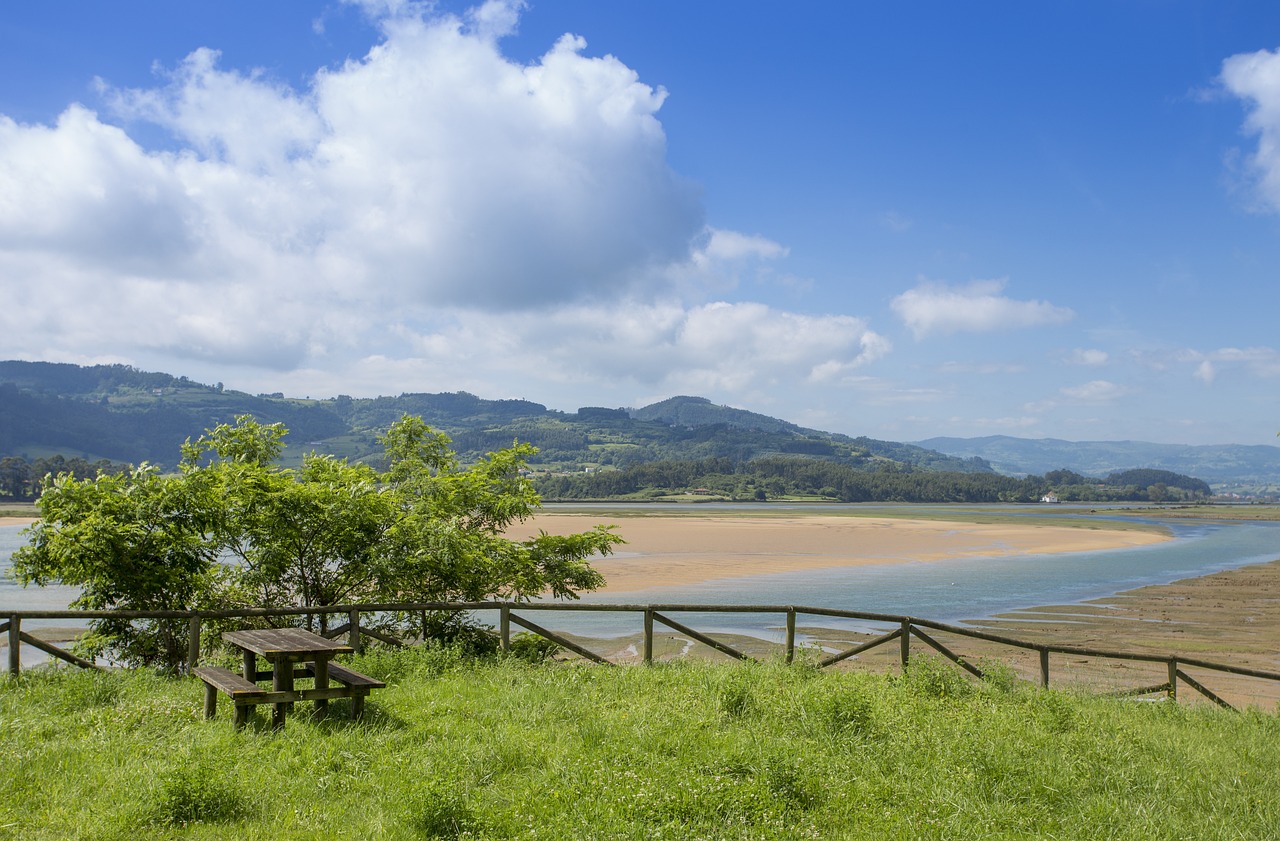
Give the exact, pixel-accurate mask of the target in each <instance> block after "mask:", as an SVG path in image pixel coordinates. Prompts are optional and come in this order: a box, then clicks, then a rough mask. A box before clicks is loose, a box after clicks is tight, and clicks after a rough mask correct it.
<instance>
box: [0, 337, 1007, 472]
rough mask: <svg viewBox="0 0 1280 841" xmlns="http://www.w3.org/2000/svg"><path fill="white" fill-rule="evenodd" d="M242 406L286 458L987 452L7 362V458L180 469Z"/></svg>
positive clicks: (964, 463)
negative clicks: (414, 433) (424, 440)
mask: <svg viewBox="0 0 1280 841" xmlns="http://www.w3.org/2000/svg"><path fill="white" fill-rule="evenodd" d="M241 414H250V415H253V416H254V417H255V418H257V419H258V420H259V421H262V422H264V423H275V422H280V423H283V424H284V425H285V426H286V427H288V429H289V433H290V434H289V436H288V438H287V439H286V440H287V443H288V444H289V450H288V452H287V454H286V458H294V459H296V458H299V457H300V456H301V453H303V452H306V451H309V450H316V451H318V452H326V453H332V454H334V455H338V456H343V457H348V458H353V459H372V458H377V457H378V454H379V453H380V452H381V447H380V446H379V445H378V443H377V438H378V436H379V435H380V434H381V433H382V432H383V431H384V430H386V428H387V427H388V426H389V425H390V424H391V423H392V422H393V421H394V420H396V419H397V418H399V417H400V416H402V415H405V414H410V415H418V416H420V417H422V418H423V419H424V420H425V421H427V423H429V424H431V425H432V426H434V427H436V428H438V429H440V430H442V431H444V432H446V433H448V434H449V435H450V437H452V438H453V441H454V446H455V448H456V449H457V451H458V454H459V456H460V458H462V459H463V460H464V461H474V460H476V459H479V458H481V457H482V456H483V455H484V454H485V453H487V452H491V451H493V450H496V449H500V448H502V447H507V446H510V445H511V443H512V441H514V440H517V439H518V440H520V441H524V442H528V443H530V444H533V445H534V446H536V447H538V448H539V450H540V452H539V454H538V456H537V457H536V458H535V459H534V460H533V464H534V465H535V466H537V467H540V468H544V469H552V470H566V471H574V470H577V471H581V470H583V469H585V468H600V467H627V466H630V465H636V464H642V463H646V462H652V461H659V460H691V459H706V458H725V459H729V460H730V461H732V462H734V463H741V462H745V461H749V460H751V459H755V458H760V457H764V456H775V455H794V456H805V457H811V458H817V459H821V460H825V461H831V462H836V463H840V464H847V465H853V466H862V467H875V466H884V465H896V466H900V467H905V468H911V469H919V468H924V469H929V470H950V471H958V472H990V467H989V466H988V465H986V464H985V463H983V462H981V460H977V459H961V458H952V457H950V456H944V455H942V454H941V453H938V452H934V451H930V450H926V449H924V448H921V447H915V446H912V445H909V444H898V443H894V442H887V441H876V440H872V439H868V438H856V439H855V438H850V437H848V436H844V435H835V434H832V433H828V432H821V431H818V430H811V429H803V428H801V427H799V426H796V425H795V424H792V423H788V422H786V421H783V420H779V419H777V418H770V417H767V416H765V415H759V414H755V413H753V412H747V411H744V410H741V409H734V408H730V407H727V406H716V405H714V404H712V403H711V402H710V401H708V400H706V399H703V398H699V397H675V398H672V399H670V400H664V401H662V402H661V403H656V404H654V405H652V406H646V407H643V408H641V409H636V410H630V409H614V408H603V407H590V406H588V407H583V408H581V409H579V410H578V411H577V412H574V413H567V412H559V411H555V410H551V409H548V408H547V407H546V406H543V405H542V404H539V403H533V402H530V401H528V400H485V399H483V398H480V397H477V396H475V395H472V394H467V393H465V392H458V393H451V394H450V393H446V394H401V395H399V396H395V397H390V396H388V397H376V398H371V399H358V398H352V397H348V396H345V395H339V396H337V397H333V398H328V399H323V400H310V399H307V400H299V399H291V398H286V397H285V396H284V395H283V394H279V393H277V394H259V395H250V394H245V393H243V392H238V391H233V390H230V389H225V388H224V387H223V386H222V384H221V383H217V384H214V385H206V384H203V383H197V382H193V381H191V380H189V379H187V378H186V377H174V376H172V375H169V374H163V373H155V372H147V371H139V370H137V369H135V368H132V367H129V366H126V365H96V366H90V367H81V366H77V365H68V364H57V363H48V362H19V361H9V362H0V457H4V456H10V457H21V458H25V459H35V458H40V457H44V456H48V455H50V454H52V453H60V454H63V455H66V456H76V457H80V458H84V459H88V460H90V461H92V460H96V459H109V460H112V461H118V462H129V463H137V462H141V461H150V462H152V463H156V464H161V465H164V466H172V465H173V464H174V463H175V461H176V459H177V457H178V451H179V447H180V445H181V444H182V442H183V441H184V440H186V439H187V438H194V437H197V436H199V435H200V434H201V433H202V432H203V431H204V430H206V429H208V428H211V427H213V426H216V425H217V424H220V423H229V422H231V421H232V420H234V418H235V417H236V416H237V415H241Z"/></svg>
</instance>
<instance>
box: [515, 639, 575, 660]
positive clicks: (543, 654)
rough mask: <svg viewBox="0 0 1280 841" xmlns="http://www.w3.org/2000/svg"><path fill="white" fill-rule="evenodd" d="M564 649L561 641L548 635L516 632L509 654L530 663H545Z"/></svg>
mask: <svg viewBox="0 0 1280 841" xmlns="http://www.w3.org/2000/svg"><path fill="white" fill-rule="evenodd" d="M563 650H564V649H563V648H562V647H561V646H560V644H559V643H556V642H552V641H551V640H549V639H547V638H546V637H540V636H538V635H537V634H516V635H515V636H514V637H512V638H511V648H510V650H509V651H508V654H509V655H510V656H511V657H515V658H517V659H519V660H525V661H528V662H530V663H544V662H546V661H547V660H550V659H551V658H552V657H554V656H555V655H557V654H559V653H560V652H561V651H563Z"/></svg>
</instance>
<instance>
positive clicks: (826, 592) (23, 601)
mask: <svg viewBox="0 0 1280 841" xmlns="http://www.w3.org/2000/svg"><path fill="white" fill-rule="evenodd" d="M611 508H612V510H617V509H616V508H615V507H612V506H611ZM646 510H648V511H652V512H653V513H660V512H659V510H657V509H655V508H654V507H653V506H649V507H648V508H647V509H646ZM683 510H685V511H687V510H688V509H683ZM699 510H706V511H707V512H708V513H711V512H712V511H716V510H721V511H722V510H723V509H717V508H716V507H712V506H707V507H705V508H700V509H699ZM733 510H737V511H741V510H743V506H735V507H734V509H733ZM769 510H775V511H776V510H779V506H770V508H769ZM793 510H795V511H797V512H803V511H815V512H818V511H820V512H821V513H835V511H833V509H832V508H830V507H827V508H823V509H815V508H813V507H804V506H796V507H795V508H794V509H793ZM884 510H885V511H889V510H890V509H889V508H888V507H885V508H884ZM893 510H895V511H896V512H900V511H901V509H900V508H896V507H895V508H894V509H893ZM911 510H914V511H918V512H921V513H923V512H924V511H926V510H928V509H924V508H914V509H911ZM949 510H954V509H949ZM981 510H984V511H986V512H988V513H990V512H998V513H1001V514H1005V513H1009V512H1010V510H1012V509H1005V508H999V509H995V508H986V509H981ZM1022 511H1025V512H1026V513H1028V514H1034V515H1036V516H1040V517H1043V516H1047V515H1051V516H1054V517H1063V518H1071V517H1078V516H1081V515H1082V511H1080V510H1073V509H1071V508H1063V509H1061V510H1060V511H1059V510H1054V511H1052V512H1046V509H1044V508H1035V509H1021V511H1017V512H1016V513H1021V512H1022ZM1164 525H1166V526H1167V527H1168V528H1170V529H1171V530H1172V532H1173V534H1174V537H1175V539H1174V540H1172V541H1168V542H1165V543H1160V544H1155V545H1151V546H1143V547H1136V548H1129V549H1116V550H1108V551H1102V552H1071V553H1065V554H1044V555H1028V556H1022V557H1010V556H1002V557H987V558H962V559H955V560H947V561H929V562H919V563H915V562H913V563H902V564H881V565H872V566H862V567H851V568H847V569H824V570H808V571H802V572H794V573H782V574H777V575H760V576H751V577H744V578H736V579H727V580H720V581H715V582H710V583H706V584H698V585H682V586H680V587H654V588H652V589H648V590H642V591H633V592H628V593H619V594H616V595H610V594H594V595H589V596H588V597H587V599H586V600H588V601H591V602H594V603H602V604H660V603H683V604H772V605H804V606H812V607H830V608H839V609H844V610H860V611H868V612H875V613H888V614H905V615H911V616H919V617H922V618H927V619H934V620H939V621H943V622H959V621H963V620H966V619H979V618H984V617H988V616H991V615H993V614H997V613H1003V612H1005V611H1008V610H1013V609H1016V608H1024V607H1034V606H1037V605H1048V604H1069V603H1072V602H1077V601H1083V600H1086V599H1094V598H1101V597H1103V596H1109V595H1111V594H1113V593H1117V592H1120V591H1122V590H1130V589H1133V588H1135V587H1142V586H1146V585H1149V584H1167V583H1169V582H1171V581H1177V580H1179V579H1183V578H1191V577H1196V576H1200V575H1207V574H1209V573H1213V572H1218V571H1220V570H1223V569H1231V568H1235V567H1240V566H1247V565H1249V564H1255V563H1263V562H1267V561H1272V560H1275V559H1276V558H1280V523H1267V522H1262V523H1259V522H1239V523H1237V522H1229V523H1208V524H1206V523H1194V524H1188V523H1177V522H1173V523H1168V522H1166V523H1164ZM22 532H23V527H21V526H4V527H0V612H2V611H3V610H5V609H18V610H22V609H26V610H36V609H63V608H66V606H67V605H68V603H69V602H70V601H71V600H72V599H73V598H75V589H74V588H71V587H63V586H55V587H44V588H36V587H32V588H23V587H21V586H19V585H18V584H17V583H16V582H14V581H13V580H12V579H11V578H10V577H9V567H10V561H9V557H10V555H11V554H12V552H13V551H15V550H16V549H17V548H18V547H19V546H21V545H22V544H23V542H24V538H23V536H22ZM526 615H527V616H528V617H529V618H530V619H532V620H533V621H535V622H537V623H538V624H541V625H544V626H546V627H550V628H553V629H561V630H567V631H572V632H574V633H580V634H585V635H589V636H619V635H623V634H628V633H634V632H636V631H638V630H639V628H640V617H639V615H638V614H632V615H625V616H609V615H605V614H569V613H559V612H557V613H551V612H547V611H528V612H527V614H526ZM685 616H686V618H687V619H688V621H687V622H686V624H691V625H693V626H694V627H697V628H699V629H703V628H706V629H714V630H717V631H725V632H732V631H738V632H742V633H750V634H753V635H761V634H766V635H769V636H772V635H773V633H772V632H769V631H768V630H767V629H769V628H776V627H777V626H778V625H779V624H780V623H781V621H782V619H781V617H780V616H778V615H773V616H738V615H725V614H688V615H685ZM484 618H486V619H487V618H488V617H484ZM674 618H676V619H680V618H681V617H680V616H675V617H674ZM682 621H683V620H682ZM802 621H803V620H802ZM41 624H54V625H60V626H67V625H69V624H72V623H70V622H68V621H66V620H51V621H50V622H47V623H41ZM815 624H816V623H815ZM822 624H823V625H824V626H835V625H836V623H835V621H834V620H829V619H824V620H822ZM841 627H850V628H858V627H860V626H859V625H857V623H843V624H842V625H841Z"/></svg>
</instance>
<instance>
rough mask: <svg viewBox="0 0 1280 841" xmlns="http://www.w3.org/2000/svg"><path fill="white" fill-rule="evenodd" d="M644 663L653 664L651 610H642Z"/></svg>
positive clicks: (648, 608)
mask: <svg viewBox="0 0 1280 841" xmlns="http://www.w3.org/2000/svg"><path fill="white" fill-rule="evenodd" d="M643 647H644V661H645V662H646V663H652V662H653V608H651V607H647V608H645V610H644V646H643Z"/></svg>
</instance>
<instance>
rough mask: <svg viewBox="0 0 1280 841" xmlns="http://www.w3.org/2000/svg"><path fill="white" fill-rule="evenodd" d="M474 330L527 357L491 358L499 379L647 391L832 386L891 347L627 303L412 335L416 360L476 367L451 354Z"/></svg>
mask: <svg viewBox="0 0 1280 841" xmlns="http://www.w3.org/2000/svg"><path fill="white" fill-rule="evenodd" d="M473 330H479V331H481V332H482V334H483V335H484V336H485V337H487V338H488V340H489V341H491V342H493V343H496V345H497V346H498V348H499V349H501V348H512V349H514V348H524V349H526V351H525V352H524V353H523V354H521V355H519V356H508V355H507V354H502V353H499V354H495V355H493V358H494V360H495V361H494V364H495V365H501V366H502V369H503V371H504V372H507V371H510V369H511V367H512V366H514V367H515V368H516V369H517V370H526V371H527V374H528V375H529V376H531V377H532V376H537V377H540V378H543V379H546V378H548V377H551V378H555V379H559V380H560V381H562V382H573V381H602V382H609V383H611V384H613V385H614V386H615V387H616V386H618V385H619V384H621V383H626V384H629V385H630V386H633V387H634V388H633V389H632V390H633V391H643V392H645V393H668V394H672V393H681V392H694V393H699V394H708V393H709V394H728V393H742V392H746V391H751V390H756V389H769V388H776V387H778V386H779V385H791V384H794V383H796V382H797V381H810V382H821V383H830V382H834V381H838V380H839V378H840V377H842V376H844V375H846V374H847V373H848V372H850V371H853V370H856V369H858V368H860V367H862V366H865V365H867V364H869V363H871V362H873V361H874V360H876V359H878V358H880V357H881V356H883V355H884V354H885V353H886V352H887V351H888V349H889V348H888V342H887V341H886V340H885V339H884V338H883V337H881V336H879V335H878V334H876V333H875V332H873V331H871V330H870V329H868V327H867V325H866V324H865V322H863V321H862V320H861V319H857V318H852V317H849V316H807V315H799V314H796V313H790V312H785V311H780V310H777V309H774V308H772V307H768V306H765V305H764V304H759V303H729V302H724V301H720V302H713V303H709V304H703V305H698V306H693V307H686V306H684V305H682V304H680V303H679V302H675V301H672V302H665V303H643V302H638V301H633V302H629V303H628V304H627V305H625V306H622V307H616V308H615V307H612V306H611V307H599V306H594V305H590V304H581V305H576V306H569V307H563V308H559V309H557V310H555V311H551V312H545V313H539V314H537V315H536V316H533V317H527V318H517V319H512V318H502V317H498V316H485V317H483V319H481V317H480V316H477V315H473V316H471V317H470V318H468V319H466V320H465V321H463V322H455V323H453V324H449V325H442V326H440V327H438V328H436V329H431V330H423V331H421V332H419V333H417V334H416V335H414V336H413V341H414V343H415V355H416V356H419V357H421V358H424V359H432V360H433V361H434V362H436V363H441V364H450V365H454V364H458V363H465V364H466V365H472V364H474V363H476V362H479V361H480V360H477V359H462V358H459V357H458V356H457V355H456V354H457V353H458V349H459V348H466V347H473V346H475V343H474V342H473V341H471V340H470V339H471V337H470V336H469V335H468V333H469V332H470V331H473ZM487 355H488V354H486V356H487ZM499 360H501V361H499ZM492 373H493V374H494V375H497V374H498V372H497V371H496V370H495V371H493V372H492Z"/></svg>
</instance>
